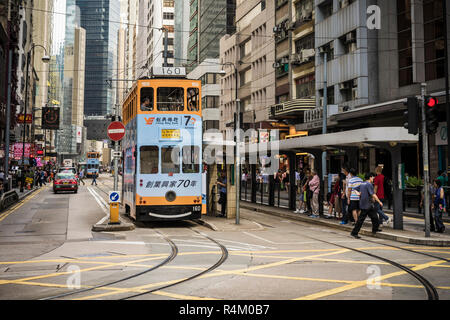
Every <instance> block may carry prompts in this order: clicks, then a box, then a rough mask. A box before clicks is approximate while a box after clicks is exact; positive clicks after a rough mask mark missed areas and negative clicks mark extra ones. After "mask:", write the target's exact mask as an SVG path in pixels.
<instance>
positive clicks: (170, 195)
mask: <svg viewBox="0 0 450 320" xmlns="http://www.w3.org/2000/svg"><path fill="white" fill-rule="evenodd" d="M176 198H177V194H176V193H175V191H168V192H167V193H166V200H167V201H169V202H173V201H175V199H176Z"/></svg>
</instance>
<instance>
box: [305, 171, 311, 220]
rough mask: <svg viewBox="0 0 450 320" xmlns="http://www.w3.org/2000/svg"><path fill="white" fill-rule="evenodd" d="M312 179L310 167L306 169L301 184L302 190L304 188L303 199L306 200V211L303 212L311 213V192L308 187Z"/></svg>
mask: <svg viewBox="0 0 450 320" xmlns="http://www.w3.org/2000/svg"><path fill="white" fill-rule="evenodd" d="M311 179H312V175H311V169H306V173H305V179H304V182H305V183H304V184H303V190H304V199H305V201H306V211H305V212H304V213H305V214H311V212H312V206H311V201H312V192H311V190H310V188H309V182H310V181H311Z"/></svg>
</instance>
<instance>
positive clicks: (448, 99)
mask: <svg viewBox="0 0 450 320" xmlns="http://www.w3.org/2000/svg"><path fill="white" fill-rule="evenodd" d="M443 2H444V6H443V9H444V59H445V60H444V72H445V114H446V116H447V150H450V139H449V138H448V132H449V131H450V130H449V128H450V94H449V92H448V91H449V79H448V78H449V75H448V32H447V29H448V19H447V18H448V17H447V14H448V13H447V0H443ZM449 174H450V152H449V151H447V175H449Z"/></svg>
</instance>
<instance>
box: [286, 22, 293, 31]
mask: <svg viewBox="0 0 450 320" xmlns="http://www.w3.org/2000/svg"><path fill="white" fill-rule="evenodd" d="M287 29H288V30H294V29H295V22H288V23H287Z"/></svg>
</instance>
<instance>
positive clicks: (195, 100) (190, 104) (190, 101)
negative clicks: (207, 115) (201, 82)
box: [187, 88, 200, 111]
mask: <svg viewBox="0 0 450 320" xmlns="http://www.w3.org/2000/svg"><path fill="white" fill-rule="evenodd" d="M199 107H200V102H199V90H198V88H188V89H187V109H188V111H198V110H199Z"/></svg>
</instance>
